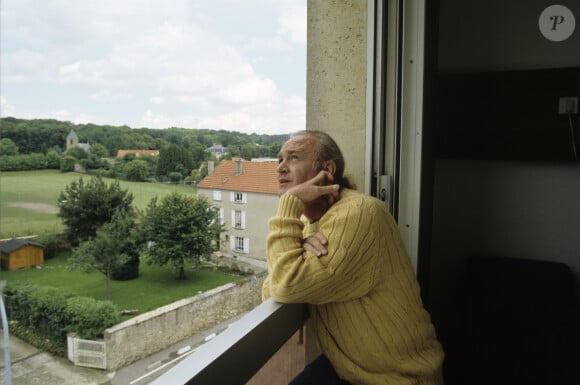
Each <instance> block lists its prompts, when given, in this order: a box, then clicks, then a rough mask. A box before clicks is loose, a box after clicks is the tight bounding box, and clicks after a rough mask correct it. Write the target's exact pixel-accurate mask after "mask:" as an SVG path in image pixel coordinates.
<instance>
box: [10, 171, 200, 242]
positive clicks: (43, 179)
mask: <svg viewBox="0 0 580 385" xmlns="http://www.w3.org/2000/svg"><path fill="white" fill-rule="evenodd" d="M81 177H83V178H86V179H88V178H92V177H91V176H90V175H86V174H78V173H74V172H70V173H62V172H60V171H58V170H39V171H11V172H6V171H3V172H0V239H4V238H11V237H15V236H16V237H17V236H24V235H33V234H44V233H58V232H61V231H62V230H63V225H62V222H61V220H60V218H59V217H57V216H56V213H57V212H58V196H59V194H60V193H61V192H62V191H64V189H65V187H66V186H68V185H69V184H71V183H72V182H73V181H76V180H78V179H79V178H81ZM105 181H106V182H107V183H111V182H112V181H114V179H105ZM119 184H120V185H121V188H122V189H127V190H129V192H131V193H133V196H134V201H133V206H134V207H135V208H137V209H145V208H146V207H147V205H148V204H149V202H150V201H151V199H152V198H153V197H155V196H157V197H159V199H161V198H162V197H163V196H165V195H167V194H169V193H171V192H173V191H178V192H181V193H184V194H193V193H195V189H193V188H192V187H190V186H184V185H172V184H161V183H149V182H128V181H119Z"/></svg>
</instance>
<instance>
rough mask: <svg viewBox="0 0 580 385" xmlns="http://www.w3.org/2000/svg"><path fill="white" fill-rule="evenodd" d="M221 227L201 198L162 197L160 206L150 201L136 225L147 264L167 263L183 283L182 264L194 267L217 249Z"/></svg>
mask: <svg viewBox="0 0 580 385" xmlns="http://www.w3.org/2000/svg"><path fill="white" fill-rule="evenodd" d="M222 231H223V227H222V225H221V224H220V222H219V211H218V209H217V208H216V207H214V206H212V205H211V204H210V203H209V201H208V200H207V198H206V197H204V196H188V195H187V196H186V195H183V194H179V193H171V194H169V195H166V196H165V197H164V198H163V199H162V201H161V203H159V202H158V201H157V198H156V197H155V198H153V199H152V200H151V202H150V203H149V205H148V207H147V209H146V211H145V214H144V216H143V218H142V221H141V225H140V233H141V238H142V239H143V240H147V241H150V242H148V244H149V245H152V246H151V247H149V248H148V249H147V251H146V253H147V254H148V256H149V260H148V263H155V264H158V265H165V264H168V263H170V264H171V265H172V266H173V267H174V268H175V269H177V270H178V278H179V279H185V264H186V262H191V263H193V265H194V266H198V265H199V262H200V259H201V258H204V257H205V258H207V257H209V256H210V255H211V253H212V252H214V251H216V250H217V249H218V248H219V242H218V240H219V234H220V233H221V232H222Z"/></svg>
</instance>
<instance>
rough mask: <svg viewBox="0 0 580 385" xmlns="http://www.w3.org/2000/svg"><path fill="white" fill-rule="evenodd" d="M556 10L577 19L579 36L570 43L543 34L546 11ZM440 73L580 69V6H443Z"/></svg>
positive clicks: (451, 1)
mask: <svg viewBox="0 0 580 385" xmlns="http://www.w3.org/2000/svg"><path fill="white" fill-rule="evenodd" d="M553 4H560V5H563V6H566V7H567V8H569V9H570V11H572V12H573V14H574V15H575V23H576V30H575V31H574V33H573V34H572V35H571V36H570V37H569V38H568V39H566V40H564V41H559V42H555V41H551V40H548V39H546V38H545V37H544V35H543V34H542V33H541V32H540V28H539V18H540V15H541V14H542V11H543V10H544V9H546V8H547V7H548V6H551V5H553ZM439 26H440V28H439V55H438V57H439V69H440V70H441V71H445V72H457V71H462V72H463V71H477V72H487V71H510V70H530V69H538V68H539V69H545V68H565V67H578V66H579V65H580V49H578V47H580V31H579V29H580V2H579V1H577V0H559V1H558V2H554V1H551V0H510V1H505V0H465V1H463V0H440V13H439Z"/></svg>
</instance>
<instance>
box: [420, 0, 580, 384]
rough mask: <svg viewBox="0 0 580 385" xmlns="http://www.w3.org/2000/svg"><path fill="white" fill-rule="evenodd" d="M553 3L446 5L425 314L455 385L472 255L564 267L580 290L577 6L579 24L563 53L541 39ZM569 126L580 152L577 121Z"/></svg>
mask: <svg viewBox="0 0 580 385" xmlns="http://www.w3.org/2000/svg"><path fill="white" fill-rule="evenodd" d="M552 4H553V3H551V2H548V1H541V0H529V1H528V0H518V1H516V0H512V1H507V2H506V1H502V0H489V1H487V0H486V1H484V0H478V1H475V0H440V7H439V15H438V18H439V20H438V26H439V27H438V28H439V29H438V40H437V46H438V49H437V52H436V56H437V63H438V64H437V71H434V72H435V74H434V75H433V79H432V80H433V81H432V84H433V90H432V91H431V93H430V95H431V97H430V98H431V99H430V100H428V101H427V103H428V104H430V106H431V108H432V113H431V114H430V116H431V118H432V121H430V122H428V125H429V126H428V129H429V132H428V137H429V143H428V146H429V153H428V161H427V162H428V163H429V164H430V167H431V170H430V172H428V173H426V174H427V175H431V177H430V178H431V179H430V180H428V181H426V180H423V183H424V184H426V185H427V184H428V185H429V186H432V187H430V188H432V189H433V190H432V191H431V193H432V204H431V205H424V207H429V210H430V211H432V213H431V216H430V217H429V216H428V217H429V218H430V223H429V225H428V226H425V227H423V225H422V228H429V229H430V231H429V232H430V235H429V237H430V238H429V239H428V241H427V242H426V244H428V245H429V246H428V247H429V252H428V253H429V258H428V261H429V262H428V265H429V268H428V269H427V270H428V272H429V273H428V275H429V276H428V278H427V279H426V282H428V285H429V287H428V289H427V290H426V293H427V295H426V304H427V306H428V308H429V310H430V311H431V313H432V316H433V320H434V323H435V326H436V327H437V330H438V334H439V336H440V339H441V341H442V343H443V344H444V347H445V349H446V353H447V358H446V369H447V373H446V377H447V378H446V384H448V385H449V384H455V383H457V382H456V381H454V378H453V372H454V370H455V369H457V367H454V366H456V365H457V362H458V358H459V357H460V356H461V354H462V352H461V351H460V349H459V348H458V345H459V344H458V342H459V341H458V339H459V338H461V336H460V334H459V330H460V328H461V319H462V317H461V311H462V301H463V300H464V299H465V298H464V297H463V292H462V289H463V284H464V272H465V266H466V263H467V260H468V258H469V257H470V256H474V255H495V256H511V257H517V258H532V259H544V260H553V261H561V262H565V263H567V264H569V265H571V267H572V268H573V270H574V272H575V275H576V277H577V279H580V241H579V237H578V235H577V229H578V228H580V223H579V222H578V221H579V220H580V200H578V197H579V196H580V170H578V169H577V168H576V165H575V159H574V154H573V150H572V148H573V147H572V137H571V132H570V121H569V119H568V116H566V115H559V114H558V99H559V98H560V97H562V96H580V48H579V47H580V2H578V1H576V0H574V1H572V0H567V1H560V2H559V4H562V5H565V6H567V7H568V8H570V9H571V10H572V11H573V12H574V14H575V16H576V31H575V32H574V33H573V35H572V36H571V37H570V38H569V39H568V40H566V41H562V42H553V41H549V40H547V39H546V38H544V37H543V36H542V34H541V33H540V31H539V28H538V18H539V15H540V13H541V12H542V10H543V9H545V8H546V7H548V6H549V5H552ZM428 107H429V106H428ZM571 120H572V125H573V130H574V131H573V132H574V133H575V136H576V147H577V149H578V150H580V115H574V116H572V119H571ZM426 137H427V136H426ZM426 182H427V183H426ZM579 282H580V281H579Z"/></svg>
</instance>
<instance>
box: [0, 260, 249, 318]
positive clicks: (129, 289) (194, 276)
mask: <svg viewBox="0 0 580 385" xmlns="http://www.w3.org/2000/svg"><path fill="white" fill-rule="evenodd" d="M69 256H70V253H62V254H60V255H58V256H57V257H55V258H52V259H49V260H47V261H46V262H45V264H44V266H43V267H42V268H30V269H22V270H14V271H0V279H1V280H6V281H7V282H8V284H15V283H36V284H39V285H43V286H52V287H56V288H59V289H63V290H65V291H67V292H71V293H74V294H78V295H81V296H86V297H93V298H95V299H99V300H106V280H105V276H104V275H102V274H101V273H91V274H84V273H81V272H78V271H70V270H68V269H67V268H66V259H67V258H68V257H69ZM139 272H140V273H139V277H138V278H137V279H133V280H129V281H111V297H112V298H111V299H112V301H113V303H115V305H117V308H118V309H119V310H133V309H138V313H136V314H141V313H145V312H147V311H150V310H154V309H156V308H158V307H160V306H163V305H167V304H169V303H171V302H174V301H177V300H179V299H183V298H188V297H192V296H194V295H196V294H197V293H199V292H200V291H206V290H209V289H212V288H215V287H218V286H221V285H224V284H226V283H228V282H234V281H237V280H239V279H240V278H241V277H240V276H237V275H233V274H226V273H223V272H217V271H210V270H205V269H198V270H191V269H190V270H188V271H186V276H187V279H186V280H178V279H177V273H176V272H175V271H173V270H172V269H171V268H169V267H165V266H163V267H161V266H156V265H152V266H149V265H147V264H146V263H144V262H141V265H140V268H139ZM136 314H134V315H131V316H130V317H134V316H135V315H136ZM130 317H126V318H130Z"/></svg>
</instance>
